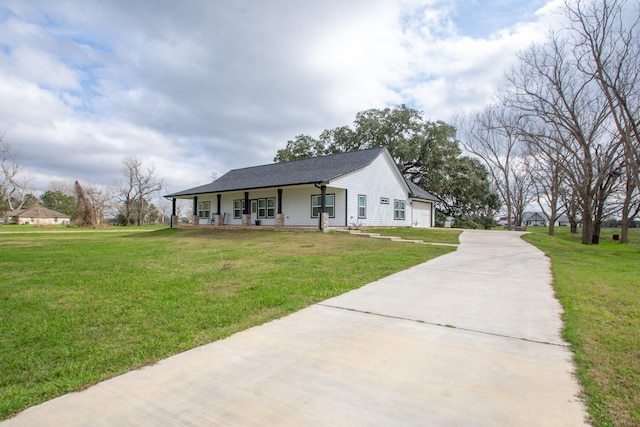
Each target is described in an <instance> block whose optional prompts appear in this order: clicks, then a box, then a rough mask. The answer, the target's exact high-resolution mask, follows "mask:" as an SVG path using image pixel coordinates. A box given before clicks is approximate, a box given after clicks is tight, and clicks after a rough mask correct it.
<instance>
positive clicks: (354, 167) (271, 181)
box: [165, 147, 438, 229]
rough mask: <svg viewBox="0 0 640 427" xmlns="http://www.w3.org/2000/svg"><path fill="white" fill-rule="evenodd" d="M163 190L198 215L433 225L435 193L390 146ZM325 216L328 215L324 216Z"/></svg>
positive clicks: (224, 219) (236, 221) (309, 223)
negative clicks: (406, 173)
mask: <svg viewBox="0 0 640 427" xmlns="http://www.w3.org/2000/svg"><path fill="white" fill-rule="evenodd" d="M165 197H169V198H172V199H173V202H174V216H175V200H176V199H191V200H193V216H194V223H196V224H200V225H204V224H215V225H222V224H224V225H243V226H248V225H253V224H256V225H257V224H260V225H268V226H275V227H283V226H294V227H319V228H322V229H325V228H326V227H345V226H352V225H362V226H382V227H411V226H413V227H433V226H434V224H435V209H434V203H435V202H436V201H438V199H437V198H436V197H435V196H433V195H432V194H430V193H429V192H427V191H425V190H424V189H422V188H420V187H418V186H417V185H415V184H413V183H411V182H409V181H407V180H405V178H404V177H403V176H402V174H401V173H400V171H399V169H398V167H397V165H396V164H395V162H394V160H393V158H392V157H391V154H389V151H388V150H387V149H386V148H384V147H382V148H372V149H368V150H359V151H351V152H347V153H341V154H334V155H329V156H322V157H314V158H310V159H304V160H297V161H292V162H284V163H273V164H268V165H262V166H254V167H249V168H244V169H235V170H232V171H230V172H228V173H226V174H225V175H223V176H221V177H220V178H218V179H217V180H215V181H213V182H211V183H209V184H205V185H202V186H199V187H195V188H190V189H187V190H182V191H178V192H175V193H172V194H168V195H167V196H165ZM321 219H323V221H321Z"/></svg>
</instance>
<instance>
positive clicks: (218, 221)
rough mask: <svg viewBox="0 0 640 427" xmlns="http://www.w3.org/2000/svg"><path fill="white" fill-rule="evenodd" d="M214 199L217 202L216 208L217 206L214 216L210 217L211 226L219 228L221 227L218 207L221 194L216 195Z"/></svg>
mask: <svg viewBox="0 0 640 427" xmlns="http://www.w3.org/2000/svg"><path fill="white" fill-rule="evenodd" d="M216 198H217V200H218V206H217V209H216V213H215V215H212V217H213V225H217V226H220V225H222V215H220V205H221V199H222V194H216Z"/></svg>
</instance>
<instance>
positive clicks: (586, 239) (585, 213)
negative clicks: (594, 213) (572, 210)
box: [582, 203, 593, 245]
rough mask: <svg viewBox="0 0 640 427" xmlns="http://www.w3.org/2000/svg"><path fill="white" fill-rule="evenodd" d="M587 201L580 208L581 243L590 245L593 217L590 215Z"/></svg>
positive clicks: (591, 242)
mask: <svg viewBox="0 0 640 427" xmlns="http://www.w3.org/2000/svg"><path fill="white" fill-rule="evenodd" d="M587 205H588V203H585V206H584V207H583V209H582V244H583V245H591V244H593V218H592V217H591V209H589V206H587Z"/></svg>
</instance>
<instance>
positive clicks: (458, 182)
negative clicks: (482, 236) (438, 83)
mask: <svg viewBox="0 0 640 427" xmlns="http://www.w3.org/2000/svg"><path fill="white" fill-rule="evenodd" d="M374 147H387V149H388V150H389V153H391V156H392V157H393V158H394V160H395V162H396V164H397V165H398V168H399V169H400V172H402V174H403V175H404V176H405V177H406V178H407V179H409V180H410V181H412V182H414V183H416V184H418V185H419V186H421V187H422V188H424V189H425V190H427V191H429V192H431V193H432V194H434V195H435V196H437V197H438V198H439V199H440V200H441V202H440V203H438V209H439V210H440V211H441V212H443V213H445V214H446V215H449V216H455V217H465V218H472V219H473V218H481V217H484V216H486V215H488V214H491V213H492V212H494V211H495V210H496V209H497V208H498V207H499V198H498V197H497V196H496V195H495V194H494V193H493V191H492V190H491V186H490V184H489V181H488V179H487V170H486V169H485V168H484V167H483V166H482V164H480V163H479V162H477V161H475V160H473V159H470V158H468V157H462V156H461V153H462V152H461V150H460V147H459V143H458V140H457V138H456V129H455V128H454V127H453V126H451V125H448V124H447V123H445V122H442V121H437V122H432V121H429V120H426V119H425V118H424V117H423V116H422V113H421V112H420V111H417V110H415V109H412V108H408V107H406V106H405V105H400V106H396V107H393V108H384V109H371V110H366V111H362V112H360V113H358V114H357V115H356V118H355V120H354V122H353V126H352V127H349V126H340V127H337V128H335V129H327V130H325V131H323V132H322V133H321V134H320V136H319V138H317V139H316V138H313V137H311V136H309V135H298V136H297V137H296V138H295V139H294V140H290V141H288V142H287V146H286V148H284V149H281V150H278V152H277V154H276V156H275V158H274V161H275V162H285V161H291V160H298V159H305V158H309V157H316V156H322V155H328V154H336V153H343V152H347V151H354V150H363V149H367V148H374Z"/></svg>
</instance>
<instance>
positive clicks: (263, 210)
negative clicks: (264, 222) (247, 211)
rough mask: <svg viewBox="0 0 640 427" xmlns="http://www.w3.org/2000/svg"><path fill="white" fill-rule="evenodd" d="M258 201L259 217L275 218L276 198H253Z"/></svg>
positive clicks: (255, 201) (254, 201)
mask: <svg viewBox="0 0 640 427" xmlns="http://www.w3.org/2000/svg"><path fill="white" fill-rule="evenodd" d="M253 203H256V205H257V213H258V218H275V217H276V209H275V206H276V199H275V198H274V197H270V198H268V199H258V200H253V201H252V204H253Z"/></svg>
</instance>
